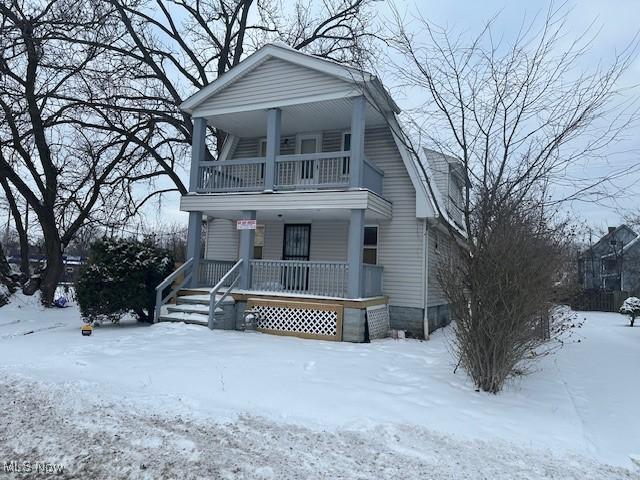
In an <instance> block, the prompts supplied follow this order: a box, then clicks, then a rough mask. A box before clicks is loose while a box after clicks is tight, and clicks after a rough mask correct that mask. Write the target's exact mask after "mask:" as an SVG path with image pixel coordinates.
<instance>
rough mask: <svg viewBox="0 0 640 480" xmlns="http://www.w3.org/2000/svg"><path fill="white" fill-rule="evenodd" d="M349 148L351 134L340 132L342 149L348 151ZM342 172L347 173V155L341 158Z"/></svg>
mask: <svg viewBox="0 0 640 480" xmlns="http://www.w3.org/2000/svg"><path fill="white" fill-rule="evenodd" d="M349 150H351V134H350V133H349V132H344V133H343V134H342V151H344V152H348V151H349ZM342 174H343V175H349V157H344V158H343V159H342Z"/></svg>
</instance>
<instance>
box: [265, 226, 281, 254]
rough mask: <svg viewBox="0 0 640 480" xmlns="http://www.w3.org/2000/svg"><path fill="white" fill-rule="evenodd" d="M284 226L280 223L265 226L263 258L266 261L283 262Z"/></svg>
mask: <svg viewBox="0 0 640 480" xmlns="http://www.w3.org/2000/svg"><path fill="white" fill-rule="evenodd" d="M283 238H284V224H283V223H278V222H272V223H265V224H264V247H262V258H263V259H265V260H282V242H283Z"/></svg>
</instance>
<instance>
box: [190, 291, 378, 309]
mask: <svg viewBox="0 0 640 480" xmlns="http://www.w3.org/2000/svg"><path fill="white" fill-rule="evenodd" d="M210 290H211V287H194V288H184V289H182V290H181V291H180V295H185V296H187V295H188V296H191V295H208V294H209V291H210ZM220 292H221V293H222V292H226V289H225V288H221V289H220ZM230 295H231V296H232V297H233V298H234V299H236V300H246V299H247V298H249V297H263V298H277V299H281V300H286V299H298V300H300V299H310V300H314V301H331V302H333V303H341V304H346V303H358V304H359V305H360V306H363V305H362V304H364V306H367V305H376V304H379V303H384V302H386V301H387V297H386V296H384V295H378V296H374V297H361V298H342V297H330V296H327V295H312V294H308V293H293V292H272V291H267V290H244V289H240V288H234V289H233V291H232V292H231V294H230Z"/></svg>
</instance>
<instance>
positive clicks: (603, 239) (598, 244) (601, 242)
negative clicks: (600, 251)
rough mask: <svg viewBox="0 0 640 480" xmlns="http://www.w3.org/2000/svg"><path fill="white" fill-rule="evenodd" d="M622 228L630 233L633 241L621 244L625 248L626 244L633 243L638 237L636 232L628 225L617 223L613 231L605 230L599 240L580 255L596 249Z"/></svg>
mask: <svg viewBox="0 0 640 480" xmlns="http://www.w3.org/2000/svg"><path fill="white" fill-rule="evenodd" d="M623 230H626V231H627V232H628V233H630V234H631V235H632V236H633V237H634V240H633V241H631V242H628V243H627V244H626V245H624V246H623V248H624V249H625V250H626V249H627V247H628V246H630V245H631V244H633V243H635V241H636V240H637V239H638V238H640V237H638V234H637V233H636V232H635V231H633V230H632V229H631V228H630V227H629V226H628V225H626V224H622V225H619V226H618V227H616V228H615V229H614V230H613V231H611V232H607V233H606V234H604V235H603V236H602V237H601V238H600V240H598V241H597V242H596V243H594V244H593V245H591V246H590V247H588V248H586V249H585V250H584V251H583V252H582V253H581V254H580V255H586V254H588V253H589V252H590V251H591V250H592V249H596V248H598V247H600V246H601V245H603V244H605V243H607V242H609V241H611V238H612V237H616V236H617V235H618V233H620V232H621V231H623Z"/></svg>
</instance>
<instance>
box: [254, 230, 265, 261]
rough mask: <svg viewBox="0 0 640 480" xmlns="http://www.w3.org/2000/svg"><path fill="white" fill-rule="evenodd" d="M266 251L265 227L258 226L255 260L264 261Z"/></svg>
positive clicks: (255, 241)
mask: <svg viewBox="0 0 640 480" xmlns="http://www.w3.org/2000/svg"><path fill="white" fill-rule="evenodd" d="M263 249H264V225H256V238H255V240H254V242H253V258H255V259H256V260H262V251H263Z"/></svg>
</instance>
